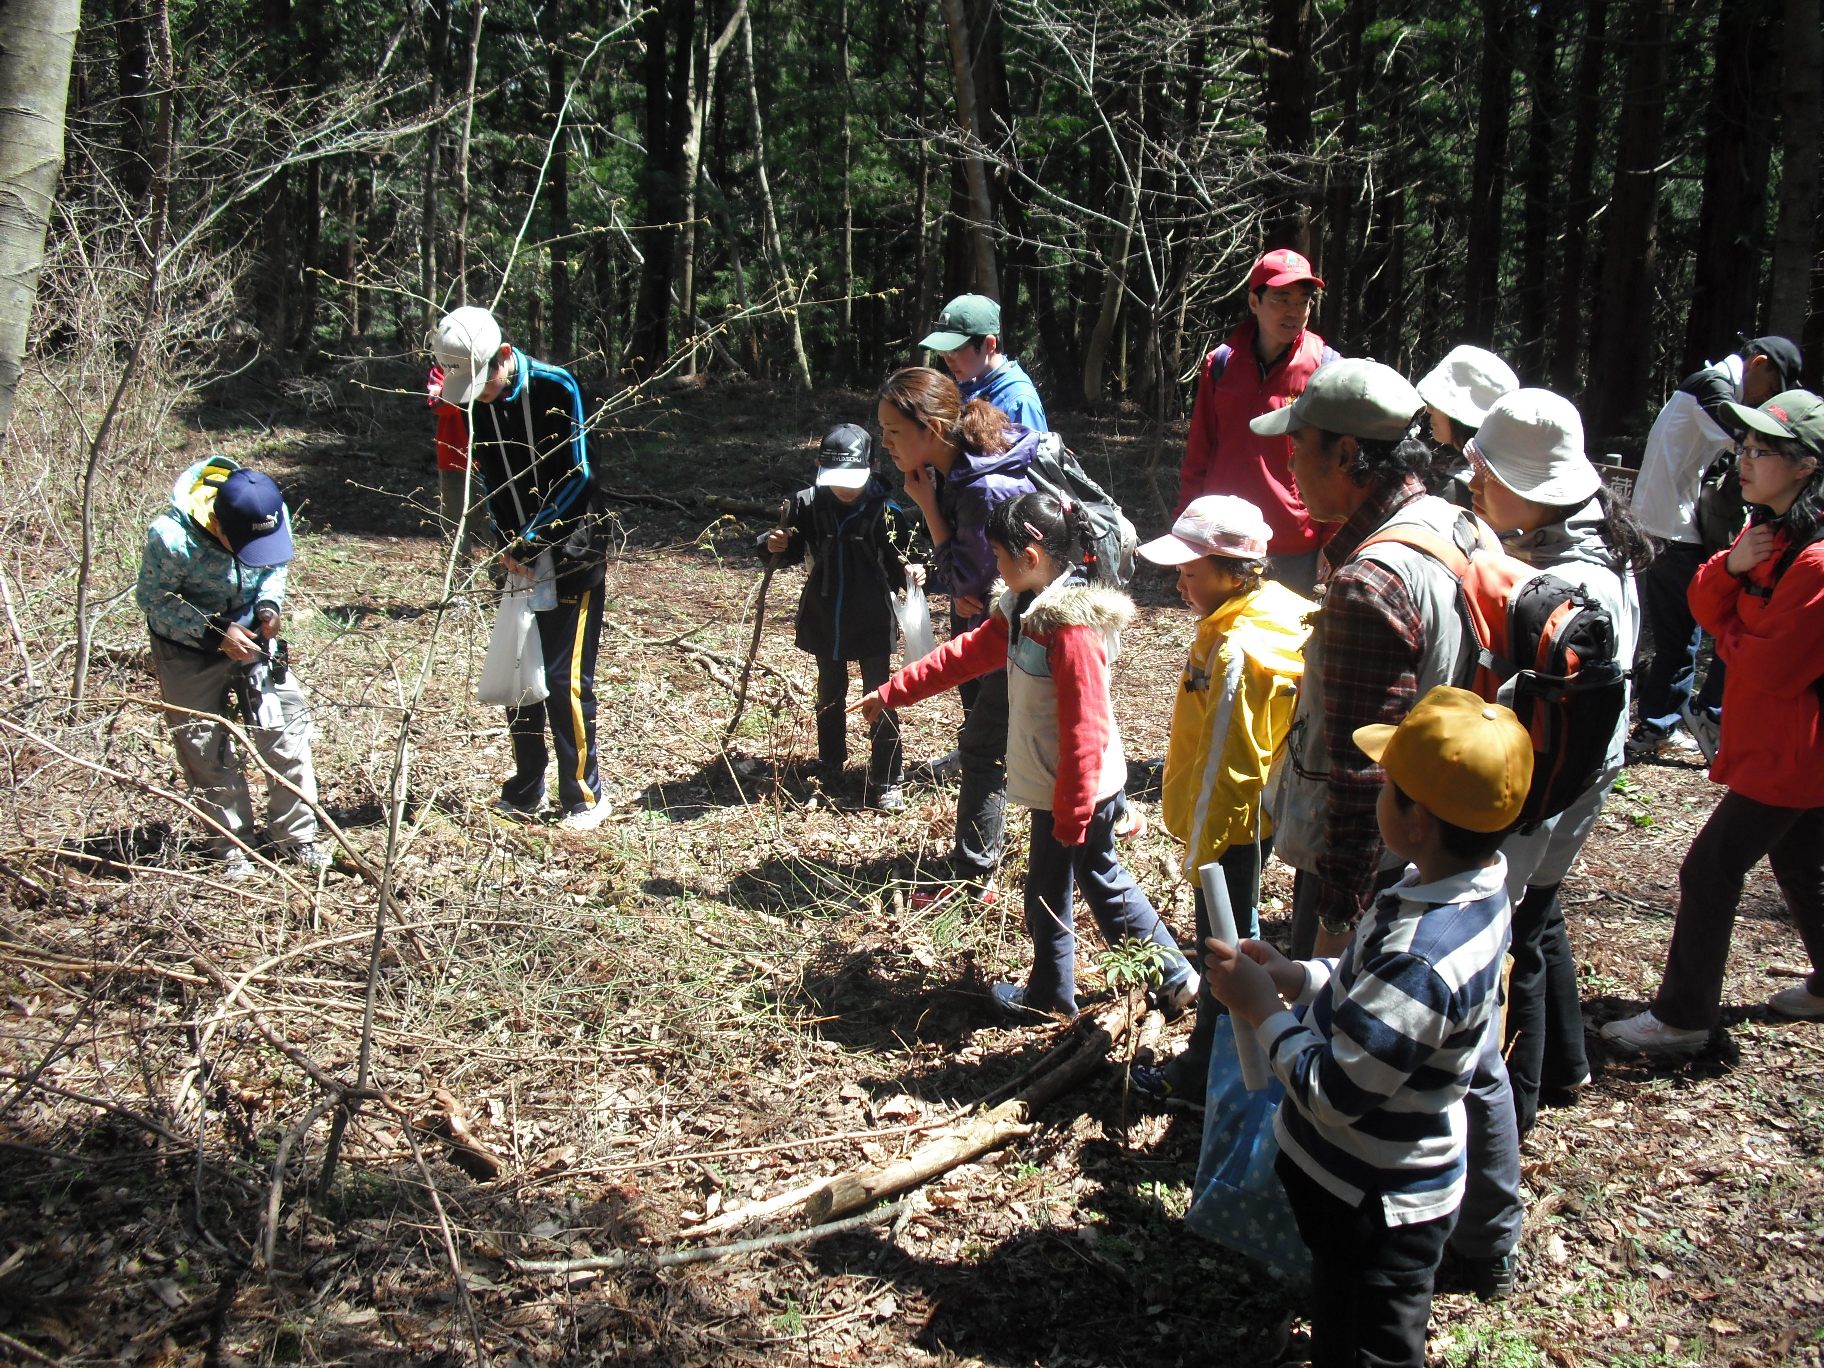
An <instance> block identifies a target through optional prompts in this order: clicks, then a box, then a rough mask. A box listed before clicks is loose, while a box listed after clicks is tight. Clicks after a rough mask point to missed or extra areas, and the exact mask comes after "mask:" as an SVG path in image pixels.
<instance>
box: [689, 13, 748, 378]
mask: <svg viewBox="0 0 1824 1368" xmlns="http://www.w3.org/2000/svg"><path fill="white" fill-rule="evenodd" d="M746 18H747V0H739V3H737V4H736V6H735V12H734V13H733V14H731V15H730V16H729V18H728V23H726V24H725V25H723V28H722V32H721V33H720V34H719V35H718V36H717V37H716V40H715V41H714V42H712V43H711V44H710V45H709V55H708V59H707V60H706V61H705V62H704V64H703V78H702V84H701V85H700V86H698V87H697V89H696V90H695V91H694V92H693V96H692V104H691V113H690V131H689V133H687V134H686V135H685V138H684V281H683V285H682V287H681V288H680V289H679V291H678V298H679V299H680V300H681V301H682V302H683V305H684V312H685V314H686V319H685V323H684V326H685V327H686V328H687V329H688V330H689V331H690V334H691V336H692V339H693V341H692V343H691V348H690V355H689V356H688V357H686V358H685V361H684V373H685V374H686V375H695V374H696V373H697V354H698V345H697V343H696V341H695V340H694V339H695V336H696V332H697V328H696V319H697V239H698V236H699V233H698V225H697V187H698V185H699V184H700V183H701V181H702V179H703V174H702V173H703V125H704V124H705V122H706V121H707V120H708V118H709V111H710V107H711V106H712V105H713V104H714V103H715V96H716V73H717V72H718V70H719V69H720V67H721V63H722V54H723V53H725V52H727V51H728V45H729V44H730V43H732V42H734V41H735V34H736V33H738V32H739V31H740V28H741V25H742V23H743V22H744V21H745V19H746ZM695 70H696V68H695V66H694V65H693V66H692V68H691V71H692V73H693V82H692V83H693V84H695V81H694V73H695Z"/></svg>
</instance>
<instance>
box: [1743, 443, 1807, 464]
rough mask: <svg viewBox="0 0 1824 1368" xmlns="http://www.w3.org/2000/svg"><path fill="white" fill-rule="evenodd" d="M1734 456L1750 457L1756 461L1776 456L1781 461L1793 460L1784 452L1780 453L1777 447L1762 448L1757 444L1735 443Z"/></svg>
mask: <svg viewBox="0 0 1824 1368" xmlns="http://www.w3.org/2000/svg"><path fill="white" fill-rule="evenodd" d="M1735 454H1736V455H1737V456H1752V457H1754V458H1755V460H1757V461H1759V460H1764V459H1766V458H1767V457H1769V456H1778V457H1780V458H1781V459H1782V460H1787V461H1790V460H1793V459H1794V458H1793V457H1792V456H1789V455H1787V454H1786V453H1785V452H1784V451H1781V450H1780V449H1779V448H1778V447H1770V446H1762V445H1761V444H1760V443H1759V442H1737V443H1736V444H1735Z"/></svg>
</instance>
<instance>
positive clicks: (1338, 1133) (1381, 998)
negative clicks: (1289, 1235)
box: [1259, 855, 1512, 1226]
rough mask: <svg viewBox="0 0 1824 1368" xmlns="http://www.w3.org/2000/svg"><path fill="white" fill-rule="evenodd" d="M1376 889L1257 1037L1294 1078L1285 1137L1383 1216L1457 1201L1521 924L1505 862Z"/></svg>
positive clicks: (1319, 1175)
mask: <svg viewBox="0 0 1824 1368" xmlns="http://www.w3.org/2000/svg"><path fill="white" fill-rule="evenodd" d="M1418 877H1419V876H1418V870H1417V869H1415V868H1413V867H1412V866H1408V867H1407V870H1406V876H1405V877H1404V878H1403V879H1401V880H1400V882H1399V883H1397V884H1395V885H1394V886H1393V887H1392V888H1391V889H1389V890H1388V891H1387V892H1386V893H1383V894H1382V895H1381V896H1380V897H1379V898H1377V899H1376V900H1375V902H1374V906H1373V908H1372V909H1371V910H1370V912H1369V913H1368V915H1367V916H1365V917H1363V918H1362V920H1361V923H1360V924H1359V925H1358V926H1357V927H1356V931H1355V936H1354V938H1353V939H1352V940H1351V941H1350V942H1349V944H1348V946H1347V947H1346V948H1345V949H1344V951H1343V955H1342V958H1341V959H1339V960H1306V961H1305V962H1304V965H1305V976H1306V982H1305V991H1304V993H1303V994H1301V995H1300V999H1299V1000H1300V1002H1301V1003H1306V1004H1309V1006H1308V1009H1307V1010H1306V1011H1305V1013H1304V1014H1303V1016H1302V1018H1301V1017H1300V1016H1298V1015H1296V1014H1294V1013H1293V1012H1291V1011H1282V1012H1276V1013H1274V1014H1273V1015H1272V1016H1271V1017H1269V1018H1267V1020H1266V1021H1264V1022H1262V1023H1261V1026H1260V1030H1259V1035H1260V1041H1261V1044H1262V1045H1263V1046H1265V1047H1266V1049H1267V1052H1268V1054H1269V1056H1270V1057H1271V1060H1272V1064H1273V1071H1274V1073H1276V1074H1277V1075H1278V1076H1279V1079H1280V1081H1281V1082H1282V1083H1284V1084H1285V1086H1286V1100H1285V1102H1284V1103H1283V1104H1282V1105H1281V1106H1280V1109H1279V1116H1278V1118H1277V1120H1276V1121H1275V1124H1274V1131H1275V1134H1276V1135H1277V1136H1278V1138H1279V1145H1280V1149H1281V1150H1282V1151H1283V1152H1284V1153H1285V1155H1286V1157H1287V1158H1288V1159H1290V1160H1291V1161H1292V1162H1293V1163H1295V1164H1297V1165H1298V1166H1299V1168H1301V1169H1302V1170H1304V1172H1305V1173H1306V1174H1308V1175H1309V1176H1310V1177H1311V1179H1312V1180H1313V1181H1314V1182H1316V1183H1318V1184H1319V1185H1320V1186H1322V1187H1323V1188H1324V1189H1325V1190H1326V1191H1328V1192H1330V1193H1331V1194H1333V1195H1334V1196H1335V1197H1337V1198H1338V1199H1339V1200H1341V1201H1344V1202H1347V1203H1348V1204H1350V1205H1351V1206H1355V1205H1359V1204H1360V1203H1361V1202H1362V1201H1363V1199H1364V1198H1367V1197H1370V1196H1373V1197H1376V1198H1378V1199H1379V1200H1380V1203H1381V1207H1382V1210H1383V1212H1384V1214H1385V1217H1386V1221H1387V1224H1388V1225H1390V1226H1393V1225H1412V1224H1416V1223H1417V1222H1420V1221H1429V1220H1432V1219H1435V1218H1436V1217H1439V1216H1445V1215H1448V1214H1449V1213H1450V1212H1452V1211H1454V1210H1456V1208H1457V1205H1458V1203H1459V1202H1461V1200H1462V1197H1463V1177H1464V1164H1463V1139H1464V1131H1465V1122H1464V1113H1463V1094H1464V1093H1465V1092H1466V1091H1468V1088H1469V1078H1470V1073H1471V1071H1472V1070H1473V1069H1474V1068H1475V1063H1476V1056H1477V1054H1478V1053H1479V1052H1480V1050H1481V1048H1482V1038H1483V1036H1484V1034H1485V1033H1486V1032H1487V1031H1488V1030H1489V1029H1490V1024H1491V1021H1492V1020H1493V1018H1494V1014H1495V1009H1496V1007H1497V1006H1498V1004H1499V1000H1500V987H1501V966H1502V960H1503V958H1504V957H1505V956H1506V954H1507V943H1508V937H1509V930H1510V925H1511V920H1512V918H1511V913H1510V910H1509V905H1508V900H1507V891H1506V887H1505V883H1506V878H1507V862H1506V861H1505V860H1504V859H1502V858H1501V857H1500V856H1499V855H1497V856H1496V857H1495V858H1494V860H1493V862H1492V863H1490V864H1488V865H1485V866H1483V867H1482V868H1480V869H1475V870H1471V871H1469V872H1468V873H1464V874H1457V875H1453V876H1451V877H1450V878H1447V879H1439V880H1438V881H1437V882H1435V883H1429V884H1421V883H1419V882H1418Z"/></svg>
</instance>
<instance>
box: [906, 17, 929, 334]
mask: <svg viewBox="0 0 1824 1368" xmlns="http://www.w3.org/2000/svg"><path fill="white" fill-rule="evenodd" d="M930 13H931V6H930V0H915V3H914V6H913V24H912V48H913V53H914V57H913V60H912V118H913V121H914V124H915V125H916V126H917V127H918V128H920V129H922V128H924V126H925V107H926V98H925V73H926V70H927V63H926V61H925V21H926V19H927V18H928V17H929V15H930ZM912 223H913V231H914V232H916V233H917V234H918V237H917V240H916V241H915V243H914V244H913V249H912V274H913V286H912V290H911V293H910V295H909V296H908V298H909V300H910V302H911V304H912V316H911V318H909V319H908V320H907V327H906V332H907V334H908V335H909V336H911V337H921V336H923V329H925V328H927V327H929V326H930V324H931V319H932V317H933V309H932V305H933V298H932V296H933V294H934V284H933V281H934V272H933V270H932V264H933V259H932V253H931V140H930V139H929V138H925V137H922V136H921V137H920V138H919V140H918V167H917V171H916V185H915V187H914V190H913V204H912Z"/></svg>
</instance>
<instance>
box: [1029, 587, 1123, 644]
mask: <svg viewBox="0 0 1824 1368" xmlns="http://www.w3.org/2000/svg"><path fill="white" fill-rule="evenodd" d="M998 587H999V588H1000V590H1001V592H1002V594H1003V595H1005V594H1006V593H1007V592H1008V591H1007V587H1006V586H1005V585H999V586H998ZM1009 607H1011V604H1009ZM1008 617H1009V618H1011V617H1012V613H1011V612H1009V613H1008ZM1133 620H1134V601H1133V600H1132V599H1130V598H1129V597H1128V596H1127V595H1126V594H1124V593H1122V592H1121V591H1120V590H1119V589H1111V588H1109V587H1108V586H1106V585H1101V584H1089V583H1086V582H1085V581H1083V580H1081V579H1077V578H1076V577H1074V576H1071V575H1061V576H1059V577H1058V578H1057V579H1055V580H1053V581H1052V582H1051V583H1050V584H1048V585H1046V586H1045V587H1044V588H1043V589H1041V590H1040V591H1039V592H1038V594H1036V595H1035V596H1034V597H1033V600H1032V602H1031V603H1029V604H1027V605H1026V611H1025V612H1024V613H1023V614H1021V615H1020V625H1021V628H1022V629H1023V630H1029V631H1034V632H1041V633H1044V634H1046V635H1050V634H1051V633H1052V632H1055V631H1057V630H1058V629H1059V628H1060V627H1094V628H1096V629H1097V630H1098V631H1100V632H1101V633H1102V634H1103V635H1104V636H1118V635H1119V634H1120V633H1121V631H1122V630H1123V629H1125V628H1126V627H1127V625H1128V624H1129V623H1130V622H1132V621H1133Z"/></svg>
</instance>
